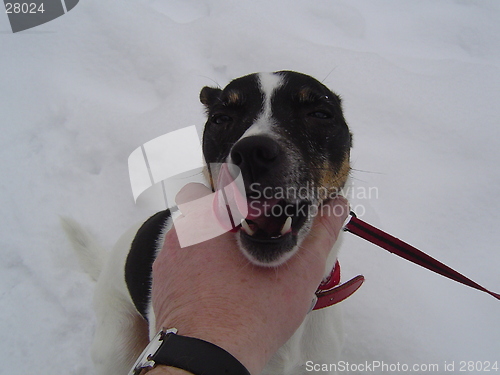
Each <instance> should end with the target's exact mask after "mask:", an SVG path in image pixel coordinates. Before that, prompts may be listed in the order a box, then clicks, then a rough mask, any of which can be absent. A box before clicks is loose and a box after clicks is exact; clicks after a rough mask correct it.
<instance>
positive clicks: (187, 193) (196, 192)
mask: <svg viewBox="0 0 500 375" xmlns="http://www.w3.org/2000/svg"><path fill="white" fill-rule="evenodd" d="M211 193H212V191H211V190H210V189H209V188H207V187H206V186H205V185H203V184H200V183H198V182H191V183H189V184H187V185H185V186H183V187H182V189H181V190H180V191H179V192H178V193H177V195H176V196H175V203H177V205H178V206H180V205H182V204H184V203H188V202H191V201H194V200H196V199H199V198H201V197H204V196H206V195H209V194H211Z"/></svg>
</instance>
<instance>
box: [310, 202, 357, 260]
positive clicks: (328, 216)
mask: <svg viewBox="0 0 500 375" xmlns="http://www.w3.org/2000/svg"><path fill="white" fill-rule="evenodd" d="M348 214H349V202H348V201H347V199H346V198H344V197H342V196H337V197H336V198H334V199H332V200H329V201H328V202H324V203H323V204H322V205H321V206H320V207H319V211H318V215H317V216H316V218H315V219H314V222H313V225H312V227H311V231H310V233H309V235H308V236H307V238H306V239H305V240H304V244H306V242H307V241H314V248H317V249H319V251H321V253H322V255H324V256H326V255H328V253H329V252H330V249H331V248H332V247H333V245H334V244H335V242H336V241H337V239H338V237H339V233H340V231H341V230H342V226H343V224H344V222H345V219H346V218H347V215H348Z"/></svg>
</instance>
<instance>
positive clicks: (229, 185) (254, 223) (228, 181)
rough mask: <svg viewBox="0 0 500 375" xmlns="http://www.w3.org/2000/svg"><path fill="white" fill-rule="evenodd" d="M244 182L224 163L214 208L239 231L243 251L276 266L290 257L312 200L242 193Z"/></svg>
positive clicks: (227, 224)
mask: <svg viewBox="0 0 500 375" xmlns="http://www.w3.org/2000/svg"><path fill="white" fill-rule="evenodd" d="M242 185H243V183H242V181H241V183H238V181H237V179H234V178H233V177H232V174H231V173H230V171H229V168H228V167H227V165H226V164H223V165H222V167H221V169H220V171H219V177H218V186H219V188H218V190H217V194H216V199H215V201H214V210H215V212H216V216H217V219H218V220H219V223H220V224H221V225H223V227H224V228H226V229H227V230H229V231H232V232H237V236H238V242H239V245H240V248H241V250H242V252H243V253H244V254H245V255H246V256H247V258H249V260H250V261H252V262H253V263H255V264H258V265H262V266H276V265H279V264H281V263H283V262H285V261H286V260H287V259H289V258H290V257H291V256H292V255H293V254H294V253H295V250H296V249H297V244H298V242H299V241H300V238H301V237H303V235H302V234H303V233H304V232H306V230H304V228H305V227H306V225H305V224H306V223H307V222H308V219H309V217H310V216H311V215H310V212H309V208H310V206H311V203H310V202H308V201H305V200H296V199H293V200H287V199H283V198H282V197H280V198H273V197H266V198H264V195H263V194H260V196H255V194H254V195H252V194H250V195H247V194H245V193H242V190H244V188H243V189H242ZM254 193H255V192H254Z"/></svg>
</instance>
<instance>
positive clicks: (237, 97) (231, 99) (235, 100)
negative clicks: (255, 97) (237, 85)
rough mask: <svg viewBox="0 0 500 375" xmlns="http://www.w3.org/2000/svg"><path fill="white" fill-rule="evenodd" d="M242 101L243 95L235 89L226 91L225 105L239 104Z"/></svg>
mask: <svg viewBox="0 0 500 375" xmlns="http://www.w3.org/2000/svg"><path fill="white" fill-rule="evenodd" d="M242 103H243V96H242V95H241V94H240V93H239V92H238V91H235V90H232V91H229V92H228V93H227V101H226V103H225V104H226V105H239V104H242Z"/></svg>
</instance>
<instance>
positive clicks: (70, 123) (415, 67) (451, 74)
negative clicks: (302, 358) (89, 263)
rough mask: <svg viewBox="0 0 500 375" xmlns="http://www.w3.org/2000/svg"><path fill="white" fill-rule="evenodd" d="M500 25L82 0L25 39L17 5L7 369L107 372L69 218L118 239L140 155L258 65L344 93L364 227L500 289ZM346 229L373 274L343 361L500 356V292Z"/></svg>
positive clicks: (481, 16) (455, 8)
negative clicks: (95, 342) (93, 353)
mask: <svg viewBox="0 0 500 375" xmlns="http://www.w3.org/2000/svg"><path fill="white" fill-rule="evenodd" d="M498 19H500V3H498V2H497V1H495V0H490V1H487V0H481V1H479V0H455V1H451V0H441V1H431V0H422V1H418V2H412V1H400V0H380V1H376V2H375V1H368V0H353V1H322V0H319V1H314V2H311V1H308V0H298V1H294V2H285V1H270V0H265V1H264V0H253V1H241V2H238V3H237V4H236V2H232V3H231V2H225V1H222V0H200V1H195V0H189V1H180V0H175V1H168V2H161V1H158V0H142V1H139V0H136V1H132V0H122V1H119V2H118V1H109V2H103V1H98V0H84V1H83V0H82V1H81V2H80V3H79V4H78V5H77V6H76V7H75V8H74V9H73V10H71V12H69V13H68V14H66V15H65V16H62V17H60V18H58V19H56V20H54V21H52V22H49V23H47V24H44V25H41V26H39V27H37V28H34V29H31V30H27V31H24V32H21V33H17V34H12V33H11V32H10V27H9V25H8V19H7V17H6V16H4V17H1V16H0V31H1V35H0V43H1V45H2V57H1V58H0V82H1V90H2V94H1V99H2V100H1V102H0V113H1V114H2V117H1V118H2V120H1V123H0V124H1V125H0V126H1V129H2V132H1V136H0V142H1V145H2V147H1V149H0V155H1V157H0V172H1V175H2V176H3V178H2V181H1V182H0V192H1V193H0V203H1V206H2V208H3V209H2V212H4V214H3V215H2V217H1V219H0V228H1V234H2V235H1V239H0V244H1V246H0V249H1V250H0V252H1V257H0V303H1V309H0V322H1V323H0V324H1V331H2V338H3V339H2V341H1V343H0V353H2V354H0V358H1V359H2V363H3V365H2V368H3V370H2V373H3V372H4V371H5V373H11V372H15V373H19V374H33V373H40V372H53V373H65V374H75V375H79V374H93V369H92V365H91V363H90V356H89V346H90V341H91V336H92V331H93V319H94V318H93V313H92V309H91V299H92V287H93V284H92V282H91V280H90V278H89V277H88V276H87V275H86V274H84V273H83V272H82V270H81V269H80V267H79V265H78V262H77V260H76V256H75V254H74V253H73V252H72V250H71V248H70V245H69V243H68V241H67V239H66V238H65V236H64V234H63V232H62V230H61V227H60V224H59V216H60V215H66V216H71V217H73V218H75V219H76V220H78V221H79V222H81V223H84V225H85V226H86V227H87V228H89V229H90V230H91V231H92V232H93V233H95V234H96V236H97V238H98V240H99V241H100V242H102V243H103V244H104V245H105V246H107V247H111V246H112V244H113V242H114V241H115V240H116V239H117V238H118V236H119V235H120V234H121V233H122V232H123V231H124V230H126V229H127V228H128V227H129V226H130V225H131V224H133V223H135V222H136V221H138V220H142V219H144V218H145V217H147V215H148V214H150V213H151V211H147V210H144V209H141V208H139V207H136V206H135V204H134V200H133V197H132V192H131V188H130V184H129V179H128V178H129V177H128V171H127V158H128V156H129V154H130V153H131V152H132V151H133V150H135V149H136V148H137V147H140V145H141V144H143V143H145V142H147V141H150V140H151V139H154V138H156V137H158V136H160V135H163V134H165V133H167V132H169V131H172V130H176V129H180V128H183V127H187V126H190V125H196V126H197V128H198V131H199V133H200V134H201V130H202V126H203V123H204V120H203V109H202V107H201V105H200V103H199V101H198V93H199V90H200V89H201V88H202V87H203V86H205V85H216V84H219V85H221V86H224V85H225V84H226V83H227V82H229V80H230V79H232V78H236V77H239V76H241V75H244V74H248V73H251V72H255V71H275V70H282V69H293V70H297V71H301V72H304V73H307V74H310V75H313V76H315V77H317V78H318V79H319V80H323V81H324V82H325V84H327V85H328V86H329V87H330V88H332V89H333V90H334V91H336V92H337V93H339V94H340V95H341V96H342V97H343V103H344V109H345V115H346V118H347V120H348V122H349V124H350V127H351V129H352V132H353V133H354V146H355V147H354V149H353V151H352V160H353V166H354V171H353V175H352V176H353V178H352V183H353V190H352V191H353V192H354V195H353V196H351V197H349V198H350V200H351V204H352V205H353V206H355V207H356V208H357V210H358V212H360V211H361V212H362V213H364V215H363V219H365V220H366V221H368V222H370V223H371V224H373V225H376V226H379V227H380V228H382V229H384V230H387V231H388V232H389V233H391V234H393V235H395V236H397V237H399V238H401V239H404V240H406V241H408V242H410V243H411V244H413V245H415V246H417V247H419V248H421V249H422V250H424V251H426V252H427V253H429V254H431V255H432V256H434V257H436V258H438V259H439V260H441V261H443V262H444V263H446V264H448V265H450V266H452V267H454V268H455V269H457V270H458V271H460V272H463V273H464V274H466V275H467V276H468V277H470V278H472V279H473V280H475V281H477V282H479V283H480V284H482V285H484V286H486V287H488V288H491V289H493V290H494V291H496V292H500V273H499V272H498V265H499V264H500V252H499V251H498V248H499V247H498V243H499V241H500V231H499V230H498V227H499V226H500V214H499V212H500V199H499V198H498V186H499V184H500V173H499V171H498V163H499V161H500V160H499V159H500V152H499V151H498V150H499V146H500V143H499V135H500V134H499V130H498V129H499V128H498V123H497V122H498V119H499V118H500V106H499V105H498V103H497V100H498V94H499V88H500V49H499V47H500V23H499V22H498ZM369 188H372V190H368V189H369ZM363 189H364V190H365V191H370V192H371V196H370V197H369V199H367V197H363V196H362V195H363V194H361V193H362V190H363ZM345 238H346V239H345V245H344V247H343V251H342V254H341V259H340V260H341V264H342V266H343V268H342V269H343V278H344V279H347V278H348V277H349V276H354V275H356V274H358V273H359V274H364V275H365V277H366V279H367V281H366V282H365V284H364V286H363V287H362V288H361V289H360V290H359V291H358V292H357V293H356V294H355V295H354V296H352V297H351V298H350V299H348V300H346V301H345V302H343V309H344V320H345V333H346V347H345V350H344V354H343V358H342V359H343V360H345V361H349V363H352V364H360V363H365V362H370V363H371V362H372V361H380V362H384V363H386V364H396V363H400V364H408V365H410V366H412V365H413V364H417V365H423V364H438V365H439V370H440V371H439V372H444V369H445V367H444V366H445V364H447V365H450V364H452V363H454V364H455V371H457V372H458V370H459V365H460V361H483V362H484V361H490V362H494V361H499V362H500V354H499V353H500V340H499V339H498V337H500V323H499V319H498V317H499V313H500V307H499V305H498V301H496V300H495V299H493V298H492V297H490V296H488V295H486V294H485V293H481V292H478V291H475V290H473V289H470V288H468V287H465V286H462V285H460V284H457V283H455V282H452V281H449V280H447V279H445V278H443V277H440V276H437V275H434V274H432V273H431V272H429V271H426V270H424V269H421V268H419V267H417V266H415V265H413V264H410V263H408V262H406V261H404V260H401V259H399V258H396V257H395V256H393V255H391V254H389V253H386V252H384V251H383V250H381V249H379V248H376V247H375V246H374V245H371V244H368V243H366V242H364V241H363V240H361V239H358V238H355V237H354V236H352V235H350V234H346V236H345ZM465 370H467V368H465ZM350 373H352V374H357V373H361V372H360V371H351V372H350ZM373 373H382V372H381V371H380V370H377V371H373ZM421 373H425V372H424V371H422V372H421ZM447 373H450V372H447ZM463 373H476V372H474V371H465V372H463Z"/></svg>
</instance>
